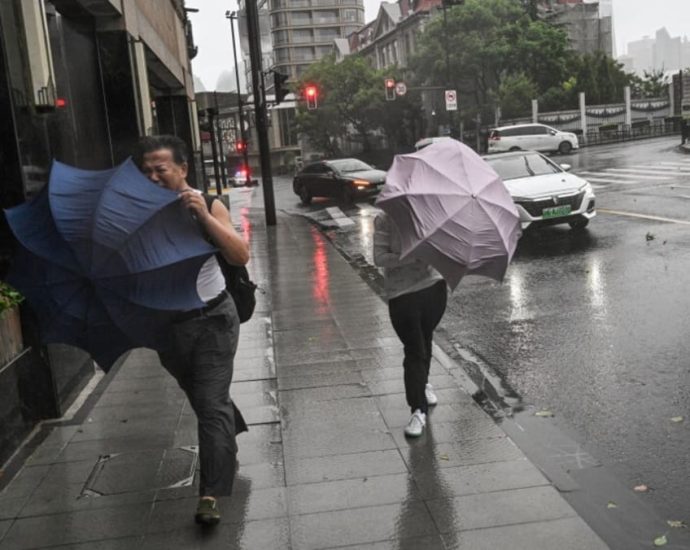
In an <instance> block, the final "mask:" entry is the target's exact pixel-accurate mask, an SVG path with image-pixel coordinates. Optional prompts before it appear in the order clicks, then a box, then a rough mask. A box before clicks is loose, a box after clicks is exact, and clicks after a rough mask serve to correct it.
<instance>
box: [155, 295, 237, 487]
mask: <svg viewBox="0 0 690 550" xmlns="http://www.w3.org/2000/svg"><path fill="white" fill-rule="evenodd" d="M239 332H240V321H239V319H238V317H237V310H236V309H235V304H234V302H233V301H232V298H230V297H228V298H227V299H225V300H224V301H222V302H221V303H220V304H218V305H217V306H215V307H213V308H211V309H209V310H208V311H204V312H203V313H200V314H199V315H198V316H196V317H193V318H190V319H185V320H183V321H180V322H177V323H175V324H174V325H173V334H172V344H171V346H170V348H169V349H166V350H165V351H159V353H158V355H159V357H160V359H161V363H162V364H163V366H164V367H165V368H166V370H167V371H168V372H169V373H170V374H172V375H173V376H174V377H175V379H176V380H177V383H178V384H179V385H180V387H181V388H182V389H183V390H184V392H185V394H186V395H187V398H188V399H189V403H190V404H191V406H192V409H194V412H195V413H196V416H197V420H198V432H199V461H200V466H201V476H200V486H199V494H200V496H215V497H217V496H228V495H230V494H231V493H232V486H233V483H234V481H235V470H236V466H237V442H236V440H235V436H236V434H237V433H240V432H242V431H246V429H247V426H246V424H245V422H244V419H243V418H242V415H241V414H240V412H239V410H238V409H237V408H236V407H235V406H234V404H233V402H232V400H231V399H230V383H231V382H232V372H233V366H234V364H233V361H234V357H235V352H236V351H237V342H238V340H239Z"/></svg>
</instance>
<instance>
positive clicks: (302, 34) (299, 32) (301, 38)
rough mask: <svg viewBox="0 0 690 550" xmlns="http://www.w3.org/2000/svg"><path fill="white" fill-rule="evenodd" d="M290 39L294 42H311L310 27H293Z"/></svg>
mask: <svg viewBox="0 0 690 550" xmlns="http://www.w3.org/2000/svg"><path fill="white" fill-rule="evenodd" d="M292 41H293V42H294V43H295V44H304V43H308V42H313V41H314V34H313V32H312V30H311V29H295V30H293V31H292Z"/></svg>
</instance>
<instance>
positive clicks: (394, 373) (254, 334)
mask: <svg viewBox="0 0 690 550" xmlns="http://www.w3.org/2000/svg"><path fill="white" fill-rule="evenodd" d="M246 196H248V195H245V197H246ZM251 206H252V205H249V204H245V205H243V206H241V207H240V208H239V209H238V208H234V209H233V211H234V218H235V220H236V221H237V222H239V223H240V227H241V230H242V231H244V233H245V235H246V236H248V237H249V238H250V241H251V245H252V262H251V266H250V271H251V272H252V275H253V278H254V280H255V281H256V282H257V283H259V285H260V287H261V288H262V289H264V290H265V291H266V293H265V294H263V295H260V296H259V298H260V300H259V305H258V308H257V312H256V314H255V316H254V318H253V319H252V320H251V321H250V322H248V323H246V324H244V325H243V326H242V335H241V341H240V348H239V352H238V354H237V358H236V366H235V378H234V382H233V385H232V392H231V393H232V395H233V398H234V399H235V401H236V402H237V404H238V406H239V407H240V408H241V409H242V412H243V413H244V415H245V417H246V419H247V421H248V423H249V424H250V431H249V433H248V434H242V435H241V436H240V437H239V438H238V443H239V446H240V453H239V460H240V464H241V467H240V472H239V475H238V478H237V481H236V487H235V494H234V495H233V496H232V497H231V498H229V499H221V503H220V505H221V511H222V512H223V519H222V521H221V524H220V525H219V526H218V527H217V528H216V529H214V530H210V531H209V530H202V529H200V528H199V527H198V526H197V525H195V524H194V523H193V512H194V509H195V505H196V498H195V495H196V487H195V483H196V480H195V479H194V476H193V474H194V470H195V465H196V454H195V449H196V448H195V445H196V433H195V432H196V430H195V418H194V415H193V413H192V412H191V411H190V409H189V407H188V405H187V404H186V402H185V399H184V396H183V394H182V393H181V391H180V390H179V389H178V388H177V386H176V383H175V382H174V381H173V379H172V378H171V377H170V376H169V375H168V374H167V373H165V371H164V370H163V369H162V368H161V367H160V365H159V364H158V361H157V357H156V355H155V354H154V353H152V352H150V351H146V350H137V351H135V352H133V353H132V354H130V356H129V358H128V359H127V360H126V361H125V362H124V364H123V365H122V366H121V367H120V368H119V369H117V370H116V371H114V372H111V373H110V374H109V375H108V376H107V377H106V378H105V379H104V380H103V381H102V385H103V387H105V391H104V392H103V394H102V396H101V397H100V398H99V399H98V401H97V402H96V404H95V405H94V406H93V407H92V408H91V409H90V410H88V411H86V414H84V415H77V416H76V417H75V418H77V419H79V420H75V421H72V422H71V423H70V422H65V423H63V425H58V426H56V427H55V428H54V429H53V430H52V432H51V433H50V435H49V436H48V437H47V439H46V440H45V441H43V442H42V443H41V445H40V446H39V447H38V448H37V449H36V451H35V452H34V453H33V455H32V456H31V457H30V459H29V460H28V461H27V463H26V465H25V466H24V467H23V468H22V469H21V471H20V472H19V473H18V475H17V476H16V477H15V479H13V480H12V482H11V483H10V484H9V485H8V486H7V487H6V488H5V490H4V491H3V492H2V494H0V548H1V549H2V550H5V549H7V550H11V549H19V548H53V547H60V548H69V549H89V550H115V549H126V550H133V549H135V548H146V549H147V550H153V549H176V548H181V549H196V548H199V549H201V548H204V549H206V548H209V549H215V548H218V549H221V548H222V549H225V550H232V549H239V548H243V549H250V550H254V549H256V550H272V549H276V550H279V549H294V550H303V549H304V550H306V549H328V548H353V549H354V548H357V549H372V550H373V549H376V550H379V549H380V550H383V549H393V548H395V549H408V550H417V549H425V550H436V549H462V550H484V549H491V550H494V549H495V548H515V549H517V550H523V549H524V550H527V549H529V550H546V549H558V550H604V549H605V548H607V547H606V546H605V545H604V543H602V542H601V540H600V539H599V538H598V537H597V536H596V535H595V534H594V533H593V532H592V531H591V530H590V528H589V527H588V526H587V525H586V524H585V523H584V522H583V521H582V520H581V519H580V518H579V517H578V516H577V514H576V513H575V512H574V510H573V509H572V508H571V507H570V505H569V504H567V503H566V501H565V500H564V499H563V498H562V497H561V496H560V495H559V493H558V491H557V490H556V489H555V488H554V487H553V486H552V485H551V484H550V483H549V482H548V481H547V479H546V478H545V477H544V476H543V475H542V474H541V473H540V472H539V471H538V470H537V469H536V468H535V467H534V466H533V465H532V464H531V463H530V462H529V461H528V460H527V459H526V457H525V456H524V455H523V453H522V452H521V451H520V450H519V449H518V448H517V447H516V446H515V445H514V444H513V442H512V441H511V440H510V439H509V438H508V437H507V436H506V435H505V433H504V432H503V431H502V430H501V429H500V428H499V427H497V426H496V424H495V423H494V422H493V420H492V419H491V418H490V417H489V416H488V415H487V414H486V413H484V412H483V411H482V410H481V409H480V408H479V406H478V405H476V404H475V403H474V401H473V400H472V399H471V398H470V396H469V395H467V393H465V392H464V391H463V390H462V389H461V385H460V384H459V380H462V378H463V373H462V372H460V369H459V368H458V367H456V366H454V365H453V364H452V363H450V362H449V361H447V360H442V361H439V358H435V359H434V364H433V365H432V370H431V372H432V376H431V380H430V382H431V383H432V384H433V385H434V387H435V388H436V390H437V394H438V397H439V405H438V406H437V407H435V408H434V410H433V411H432V412H431V413H430V415H429V416H430V421H429V424H428V430H427V433H426V434H425V435H424V436H423V437H422V438H420V439H419V440H416V441H407V440H406V439H405V437H404V436H403V433H402V427H403V426H404V425H405V424H406V422H407V420H408V417H409V410H408V408H407V406H406V403H405V397H404V393H403V392H404V389H403V381H402V367H401V361H402V350H401V346H400V344H399V342H398V340H397V338H396V336H395V334H394V332H393V330H392V328H391V327H390V323H389V320H388V313H387V307H386V305H385V304H384V302H383V301H381V299H380V298H379V297H378V296H376V295H375V293H374V292H373V291H372V290H371V289H370V288H369V286H367V284H366V283H365V282H364V281H363V280H362V279H361V278H360V277H359V276H358V275H357V273H355V271H353V269H352V268H351V267H350V266H349V265H348V263H347V262H346V261H345V260H344V259H343V258H342V257H341V256H340V255H339V254H338V253H337V252H336V250H335V249H334V248H333V247H332V246H331V244H330V243H329V242H328V241H327V240H326V239H325V238H324V237H323V236H322V235H321V234H320V233H319V232H318V231H317V230H316V229H314V228H313V227H312V226H310V225H309V224H308V223H307V222H306V221H305V220H303V219H301V218H291V217H288V216H285V215H280V214H279V217H278V226H277V227H276V228H269V229H268V230H267V228H266V227H265V225H264V223H263V211H262V210H261V209H259V208H252V207H251ZM235 211H236V212H235ZM441 359H443V358H441ZM106 386H107V387H106Z"/></svg>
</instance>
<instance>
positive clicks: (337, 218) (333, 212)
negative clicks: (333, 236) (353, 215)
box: [326, 206, 355, 227]
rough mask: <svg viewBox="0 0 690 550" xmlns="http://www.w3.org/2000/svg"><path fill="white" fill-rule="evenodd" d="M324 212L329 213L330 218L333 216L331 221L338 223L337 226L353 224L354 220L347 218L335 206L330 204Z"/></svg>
mask: <svg viewBox="0 0 690 550" xmlns="http://www.w3.org/2000/svg"><path fill="white" fill-rule="evenodd" d="M326 212H328V213H329V214H330V216H331V218H333V221H334V222H335V223H337V224H338V227H349V226H351V225H355V222H354V220H351V219H350V218H348V217H347V216H346V215H345V213H344V212H343V211H342V210H341V209H340V208H338V207H337V206H330V207H328V208H326Z"/></svg>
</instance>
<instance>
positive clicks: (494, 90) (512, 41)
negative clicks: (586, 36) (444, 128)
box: [412, 0, 569, 113]
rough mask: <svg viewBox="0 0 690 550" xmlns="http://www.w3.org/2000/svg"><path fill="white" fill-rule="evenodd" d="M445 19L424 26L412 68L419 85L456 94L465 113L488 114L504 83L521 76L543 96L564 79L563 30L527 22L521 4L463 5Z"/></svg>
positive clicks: (504, 0)
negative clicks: (454, 91) (440, 87)
mask: <svg viewBox="0 0 690 550" xmlns="http://www.w3.org/2000/svg"><path fill="white" fill-rule="evenodd" d="M529 4H530V3H529V2H528V7H529ZM535 13H536V12H535ZM446 19H447V24H446V23H445V22H444V18H443V17H440V16H439V17H436V18H434V19H433V20H432V21H430V22H429V23H428V24H427V26H426V27H425V30H424V32H423V33H422V35H421V37H420V40H419V47H418V52H417V55H416V56H415V57H414V59H413V61H412V68H413V69H414V72H415V74H416V75H417V77H418V79H419V81H420V83H421V84H423V85H429V86H431V85H435V86H439V85H448V86H451V87H452V88H455V89H457V90H458V91H459V96H460V97H461V98H464V101H463V105H462V108H463V111H464V112H465V113H468V112H470V113H471V112H477V111H484V112H485V113H490V112H492V111H493V107H494V106H495V102H496V99H497V98H499V97H500V95H501V94H500V89H501V85H502V84H503V82H504V81H505V80H506V79H508V78H513V77H515V78H516V77H517V76H518V75H524V77H526V78H527V79H529V80H530V81H531V82H532V83H533V84H534V86H535V87H536V92H537V93H543V92H545V91H546V90H548V89H549V88H551V87H553V86H559V85H560V84H561V83H562V82H563V81H564V80H566V79H567V78H568V76H569V75H568V74H567V61H568V59H569V53H568V39H567V36H566V33H565V31H563V30H562V29H560V28H558V27H555V26H553V25H551V24H549V23H547V22H544V21H541V20H538V19H535V18H532V17H530V14H528V12H527V11H526V9H525V4H524V3H523V1H522V0H466V2H465V4H464V5H463V6H456V7H453V8H451V9H448V10H447V18H446ZM446 53H448V61H449V63H448V64H449V67H447V66H446ZM515 82H516V81H513V84H514V83H515ZM511 85H512V84H511Z"/></svg>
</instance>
